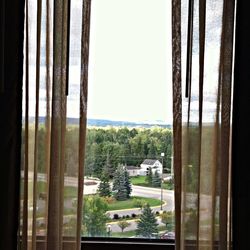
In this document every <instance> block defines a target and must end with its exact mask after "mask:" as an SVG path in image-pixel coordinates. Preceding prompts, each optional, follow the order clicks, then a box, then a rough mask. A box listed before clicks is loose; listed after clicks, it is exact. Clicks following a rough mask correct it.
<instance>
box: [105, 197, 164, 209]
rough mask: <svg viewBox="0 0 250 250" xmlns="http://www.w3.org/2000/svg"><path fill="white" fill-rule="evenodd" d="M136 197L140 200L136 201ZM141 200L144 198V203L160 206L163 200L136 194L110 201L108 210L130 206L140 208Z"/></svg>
mask: <svg viewBox="0 0 250 250" xmlns="http://www.w3.org/2000/svg"><path fill="white" fill-rule="evenodd" d="M105 199H106V197H105ZM135 199H136V200H138V202H135ZM140 200H142V203H143V205H144V204H146V203H148V204H149V205H150V206H159V205H160V204H161V201H160V200H158V199H154V198H148V197H140V196H134V197H132V198H130V199H127V200H125V201H117V200H115V201H114V202H112V203H109V204H108V210H109V211H110V210H120V209H129V208H140V206H141V202H139V201H140Z"/></svg>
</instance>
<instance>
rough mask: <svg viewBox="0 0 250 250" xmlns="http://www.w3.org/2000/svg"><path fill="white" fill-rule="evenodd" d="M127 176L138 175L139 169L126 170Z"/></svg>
mask: <svg viewBox="0 0 250 250" xmlns="http://www.w3.org/2000/svg"><path fill="white" fill-rule="evenodd" d="M127 171H128V174H129V176H138V175H140V169H127Z"/></svg>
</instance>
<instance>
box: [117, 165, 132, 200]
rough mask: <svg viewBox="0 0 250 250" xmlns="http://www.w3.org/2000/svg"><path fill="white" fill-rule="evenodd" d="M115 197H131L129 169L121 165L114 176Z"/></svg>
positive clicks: (119, 198) (122, 198)
mask: <svg viewBox="0 0 250 250" xmlns="http://www.w3.org/2000/svg"><path fill="white" fill-rule="evenodd" d="M113 191H114V197H115V198H116V199H117V200H118V201H124V200H127V199H128V198H129V197H130V193H131V191H132V189H131V183H130V179H129V176H128V173H127V171H126V170H125V169H124V167H123V166H122V165H119V166H118V168H117V170H116V171H115V174H114V178H113Z"/></svg>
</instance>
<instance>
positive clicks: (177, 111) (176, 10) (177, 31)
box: [172, 0, 182, 249]
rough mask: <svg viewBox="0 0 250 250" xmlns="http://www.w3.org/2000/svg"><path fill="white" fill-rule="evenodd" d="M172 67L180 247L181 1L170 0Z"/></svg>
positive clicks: (176, 205)
mask: <svg viewBox="0 0 250 250" xmlns="http://www.w3.org/2000/svg"><path fill="white" fill-rule="evenodd" d="M172 58H173V59H172V67H173V114H174V115H173V141H174V156H173V161H174V175H175V185H174V187H175V216H176V219H175V231H176V234H175V238H176V249H180V232H181V181H182V180H181V179H182V178H181V166H182V159H181V147H182V146H181V145H182V139H181V137H182V136H181V133H182V128H181V126H182V93H181V91H182V85H181V1H180V0H173V1H172Z"/></svg>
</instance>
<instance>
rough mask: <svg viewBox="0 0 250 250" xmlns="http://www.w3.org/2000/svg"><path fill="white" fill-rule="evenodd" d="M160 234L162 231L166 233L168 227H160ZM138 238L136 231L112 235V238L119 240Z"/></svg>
mask: <svg viewBox="0 0 250 250" xmlns="http://www.w3.org/2000/svg"><path fill="white" fill-rule="evenodd" d="M158 230H159V233H160V232H162V231H166V227H165V226H159V227H158ZM133 236H136V230H131V231H125V232H123V233H122V232H115V233H113V232H112V233H111V237H118V238H129V237H133Z"/></svg>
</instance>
